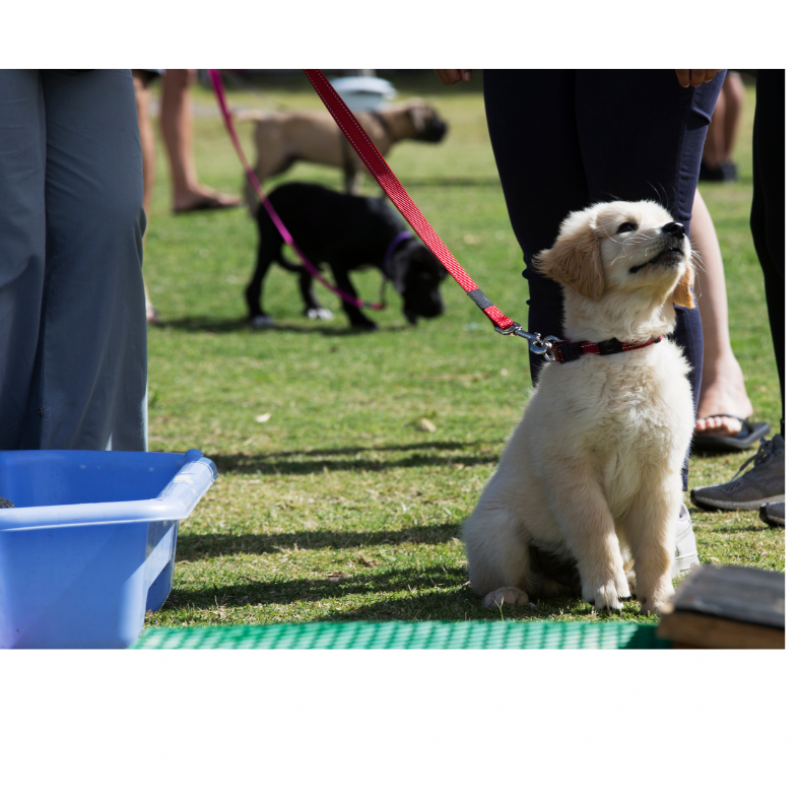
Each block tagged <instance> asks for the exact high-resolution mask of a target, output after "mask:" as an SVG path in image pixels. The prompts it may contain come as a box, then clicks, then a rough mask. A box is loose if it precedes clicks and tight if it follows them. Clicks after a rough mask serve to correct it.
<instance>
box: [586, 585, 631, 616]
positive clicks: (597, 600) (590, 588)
mask: <svg viewBox="0 0 800 800" xmlns="http://www.w3.org/2000/svg"><path fill="white" fill-rule="evenodd" d="M625 588H626V592H625V594H627V584H626V587H625ZM583 599H584V600H585V601H586V602H587V603H592V604H593V605H594V607H595V610H596V611H620V610H622V600H621V598H620V595H619V592H618V591H617V582H616V580H610V581H605V582H601V581H596V582H594V583H590V584H588V585H587V584H584V585H583Z"/></svg>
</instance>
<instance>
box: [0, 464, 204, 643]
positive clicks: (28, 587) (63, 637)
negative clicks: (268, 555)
mask: <svg viewBox="0 0 800 800" xmlns="http://www.w3.org/2000/svg"><path fill="white" fill-rule="evenodd" d="M216 477H217V469H216V467H215V466H214V464H213V462H212V461H210V460H209V459H207V458H204V457H203V454H202V453H201V452H200V451H199V450H190V451H189V452H188V453H186V454H185V455H184V454H181V453H123V452H113V451H82V450H18V451H7V452H0V496H2V497H5V498H8V499H9V500H11V501H12V502H13V503H14V504H15V506H16V507H15V508H7V509H6V508H0V648H10V647H59V648H64V647H66V648H86V647H127V646H129V645H130V644H132V643H133V642H135V641H136V639H137V638H138V637H139V635H140V634H141V632H142V629H143V627H144V615H145V609H147V610H150V611H155V610H156V609H158V608H160V607H161V606H162V605H163V604H164V601H165V600H166V599H167V596H168V595H169V593H170V590H171V589H172V573H173V569H174V567H175V546H176V544H177V537H178V522H179V521H180V520H183V519H186V517H188V516H189V514H191V513H192V510H193V509H194V507H195V506H196V505H197V503H198V502H199V500H200V498H201V497H202V496H203V495H204V494H205V493H206V491H208V489H209V487H210V486H211V484H212V483H213V482H214V480H215V479H216Z"/></svg>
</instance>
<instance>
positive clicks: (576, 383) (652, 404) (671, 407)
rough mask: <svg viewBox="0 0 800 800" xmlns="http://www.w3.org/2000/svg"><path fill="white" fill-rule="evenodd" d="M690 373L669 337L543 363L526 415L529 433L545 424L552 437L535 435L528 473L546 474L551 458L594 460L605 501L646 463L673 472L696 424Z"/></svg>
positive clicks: (625, 488) (622, 492)
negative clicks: (615, 352) (632, 348)
mask: <svg viewBox="0 0 800 800" xmlns="http://www.w3.org/2000/svg"><path fill="white" fill-rule="evenodd" d="M688 370H689V367H688V365H687V363H686V361H685V359H684V358H683V356H682V355H681V353H680V351H679V349H678V348H677V347H676V346H675V345H674V344H672V343H671V342H668V341H662V342H661V343H659V344H656V345H652V346H651V347H650V348H647V350H642V351H637V352H631V353H624V354H620V355H619V356H596V355H587V356H583V357H582V358H581V359H580V360H579V361H577V362H572V363H570V364H550V365H548V366H547V367H546V368H545V369H544V370H543V372H542V375H541V379H540V381H539V385H538V388H537V390H536V393H535V394H534V396H533V398H532V399H531V403H530V406H529V409H528V412H529V413H530V414H531V415H532V416H533V420H532V422H533V430H534V431H535V430H537V429H539V428H540V427H541V426H547V427H549V428H550V429H551V432H553V433H555V434H556V435H555V436H547V437H541V438H540V437H537V436H536V434H534V439H535V440H537V441H536V443H535V444H534V449H535V451H534V452H533V453H532V454H531V457H532V459H533V462H534V463H533V467H534V471H535V472H536V473H538V474H539V477H542V478H544V477H545V476H546V473H547V471H548V465H549V464H552V463H553V460H571V459H580V460H581V461H582V462H584V463H589V464H591V465H592V467H593V471H594V474H595V477H596V478H597V479H598V480H599V481H600V483H601V484H603V486H604V489H605V492H606V494H607V496H608V499H609V500H612V499H613V496H614V495H619V499H620V501H622V500H623V498H624V497H628V496H630V494H631V493H632V492H633V491H635V490H637V489H638V488H639V487H640V484H641V482H642V480H646V476H647V475H648V473H651V472H652V467H654V466H656V465H658V466H659V468H662V469H663V467H664V466H666V465H668V468H669V469H670V470H671V471H672V470H675V469H678V470H679V469H680V463H681V462H682V459H683V453H684V451H685V449H686V448H687V447H688V444H689V437H690V436H691V430H692V426H693V421H694V412H693V408H692V400H691V389H690V386H689V382H688V380H687V377H686V375H687V372H688ZM540 445H542V446H540Z"/></svg>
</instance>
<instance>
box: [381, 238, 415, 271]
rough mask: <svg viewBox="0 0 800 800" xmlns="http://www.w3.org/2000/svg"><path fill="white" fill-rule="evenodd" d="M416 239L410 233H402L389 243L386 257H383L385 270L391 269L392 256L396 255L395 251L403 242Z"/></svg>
mask: <svg viewBox="0 0 800 800" xmlns="http://www.w3.org/2000/svg"><path fill="white" fill-rule="evenodd" d="M413 238H414V237H413V236H412V235H411V234H410V233H409V232H408V231H400V233H398V234H397V236H395V237H394V239H392V241H391V242H389V246H388V247H387V248H386V255H385V256H384V257H383V268H384V270H386V269H388V268H389V262H390V261H391V260H392V256H393V255H394V252H395V250H397V248H398V247H399V246H400V243H401V242H404V241H405V240H406V239H413Z"/></svg>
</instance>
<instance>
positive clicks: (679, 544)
mask: <svg viewBox="0 0 800 800" xmlns="http://www.w3.org/2000/svg"><path fill="white" fill-rule="evenodd" d="M699 563H700V559H699V558H698V557H697V543H696V542H695V539H694V529H693V528H692V518H691V517H690V516H689V509H688V508H686V504H685V503H681V513H680V515H679V516H678V524H677V526H676V528H675V559H674V561H673V562H672V572H671V573H670V577H672V578H677V577H678V576H679V575H683V574H684V573H685V572H688V571H689V570H690V569H691V568H692V567H693V566H694V565H695V564H699Z"/></svg>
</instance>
